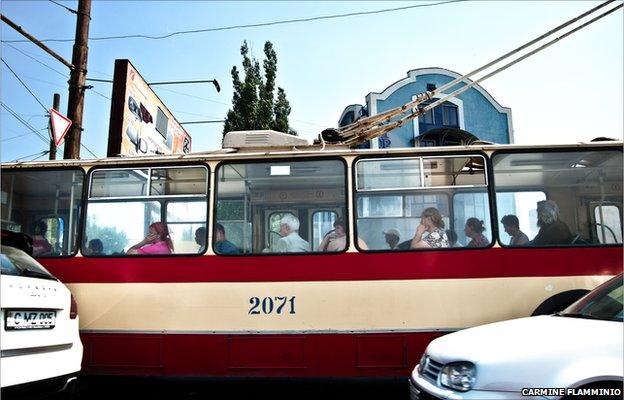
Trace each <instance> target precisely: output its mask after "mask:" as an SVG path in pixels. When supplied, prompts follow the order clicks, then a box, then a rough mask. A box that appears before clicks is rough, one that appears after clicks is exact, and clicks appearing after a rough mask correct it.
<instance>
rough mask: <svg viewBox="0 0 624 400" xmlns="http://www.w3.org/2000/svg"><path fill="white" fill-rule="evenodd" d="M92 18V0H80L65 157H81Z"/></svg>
mask: <svg viewBox="0 0 624 400" xmlns="http://www.w3.org/2000/svg"><path fill="white" fill-rule="evenodd" d="M90 20H91V0H78V18H77V21H76V39H75V41H74V49H73V53H72V64H73V65H74V69H72V71H71V74H70V77H69V97H68V98H67V118H69V119H70V120H72V126H71V128H70V129H69V132H67V137H66V138H65V150H64V152H63V158H65V159H68V158H80V136H81V134H82V117H83V110H84V95H85V89H86V86H85V83H86V78H87V55H88V52H89V47H88V40H89V21H90Z"/></svg>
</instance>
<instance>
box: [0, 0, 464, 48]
mask: <svg viewBox="0 0 624 400" xmlns="http://www.w3.org/2000/svg"><path fill="white" fill-rule="evenodd" d="M464 1H468V0H447V1H440V2H437V3H429V4H422V3H419V4H414V5H410V6H403V7H396V8H386V9H381V10H373V11H358V12H352V13H346V14H332V15H322V16H318V17H308V18H297V19H288V20H281V21H270V22H260V23H256V24H244V25H232V26H222V27H218V28H205V29H194V30H187V31H175V32H171V33H168V34H164V35H154V36H151V35H140V34H134V35H120V36H101V37H93V38H89V40H90V41H96V40H115V39H152V40H160V39H167V38H170V37H173V36H177V35H187V34H192V33H204V32H217V31H227V30H234V29H242V28H258V27H263V26H274V25H284V24H294V23H300V22H312V21H320V20H326V19H337V18H347V17H356V16H361V15H372V14H383V13H389V12H394V11H403V10H409V9H413V8H421V7H433V6H439V5H443V4H449V3H459V2H464ZM27 41H28V40H23V39H20V40H4V41H3V42H4V43H18V42H27ZM40 41H41V42H73V41H74V39H44V40H40Z"/></svg>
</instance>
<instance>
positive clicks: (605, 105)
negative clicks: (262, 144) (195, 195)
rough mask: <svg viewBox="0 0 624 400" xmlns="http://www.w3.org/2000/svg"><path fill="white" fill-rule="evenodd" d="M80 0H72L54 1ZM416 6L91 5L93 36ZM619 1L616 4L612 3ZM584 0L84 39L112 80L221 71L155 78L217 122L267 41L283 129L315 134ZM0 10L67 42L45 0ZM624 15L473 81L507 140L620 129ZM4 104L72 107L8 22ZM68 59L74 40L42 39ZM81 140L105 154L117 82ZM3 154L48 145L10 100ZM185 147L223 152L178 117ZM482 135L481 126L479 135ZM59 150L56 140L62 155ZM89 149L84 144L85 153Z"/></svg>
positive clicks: (88, 115) (199, 115)
mask: <svg viewBox="0 0 624 400" xmlns="http://www.w3.org/2000/svg"><path fill="white" fill-rule="evenodd" d="M57 3H60V4H61V5H63V6H66V7H69V8H72V9H77V6H78V5H77V1H58V2H57ZM431 3H435V2H434V1H422V2H390V1H383V2H373V1H365V2H364V1H346V2H339V1H335V2H334V1H332V2H330V1H320V2H304V1H292V2H291V1H278V2H265V1H253V2H243V1H240V2H238V1H230V2H219V1H173V2H168V1H134V2H133V1H124V2H121V1H101V0H94V1H93V4H92V9H91V18H92V19H91V24H90V32H89V36H90V38H97V37H105V36H112V35H114V36H117V35H133V34H144V35H159V34H167V33H172V32H176V31H184V30H196V29H206V28H217V27H227V26H235V25H245V24H256V23H265V22H272V21H282V20H290V19H301V18H310V17H319V16H326V15H335V14H345V13H357V12H364V11H374V10H383V9H390V8H396V7H405V6H410V5H415V4H416V5H420V4H422V5H424V4H431ZM620 3H621V1H620ZM597 4H599V2H593V1H553V2H549V1H539V2H531V1H513V2H512V1H501V2H498V1H464V2H455V3H448V4H439V5H434V6H430V7H419V8H411V9H404V10H399V11H393V12H386V13H377V14H370V15H357V16H350V17H345V18H336V19H325V20H316V21H310V22H299V23H290V24H281V25H272V26H263V27H253V28H237V29H229V30H221V31H213V32H203V33H193V34H184V35H176V36H173V37H170V38H167V39H162V40H149V39H139V38H126V39H117V40H90V42H89V60H88V67H87V68H88V74H87V76H88V77H90V78H96V79H112V75H113V67H114V61H115V59H129V60H130V61H131V62H132V63H133V65H134V66H135V67H136V68H137V70H138V71H139V72H140V73H141V75H142V76H143V77H144V78H145V79H146V80H147V81H148V82H156V81H176V80H200V79H216V80H218V81H219V83H220V85H221V89H222V90H221V92H220V93H217V92H216V90H215V88H214V86H212V85H209V84H189V85H175V86H162V87H160V86H158V87H154V90H155V92H156V93H157V94H158V95H159V97H160V98H161V99H162V101H163V102H164V103H165V104H166V105H167V107H168V108H169V109H170V110H171V111H172V112H173V114H174V115H175V116H176V118H177V119H178V121H181V122H186V121H197V120H206V119H223V118H224V117H225V115H226V113H227V110H228V109H229V108H230V107H231V101H232V80H231V75H230V71H231V69H232V66H234V65H237V66H239V69H240V64H241V56H240V46H241V44H242V42H243V41H244V40H246V41H247V42H248V44H249V46H250V48H251V52H252V55H254V56H255V57H257V58H258V59H260V60H262V57H263V52H262V49H263V46H264V42H265V41H267V40H269V41H271V42H272V43H273V45H274V48H275V50H276V52H277V57H278V65H277V67H278V71H277V85H278V86H280V87H283V88H284V90H285V91H286V95H287V98H288V100H289V101H290V105H291V108H292V112H291V115H290V118H289V119H290V124H291V125H292V127H293V128H294V129H296V130H297V131H298V132H299V134H300V136H302V137H305V138H308V139H313V138H315V137H317V135H318V134H319V133H320V132H321V131H322V130H323V129H324V128H327V127H336V126H337V123H338V118H339V117H340V114H341V113H342V111H343V109H344V107H346V106H347V105H349V104H365V96H366V95H367V94H368V93H370V92H382V91H383V90H384V89H385V88H386V87H388V86H389V85H391V84H392V83H394V82H396V81H397V80H400V79H402V78H404V77H406V76H407V72H408V71H409V70H412V69H416V68H425V67H441V68H446V69H449V70H452V71H455V72H458V73H460V74H465V73H467V72H469V71H471V70H473V69H475V68H477V67H479V66H481V65H483V64H485V63H486V62H488V61H490V60H492V59H494V58H496V57H498V56H500V55H502V54H503V53H505V52H507V51H509V50H511V49H513V48H515V47H517V46H519V45H521V44H523V43H525V42H527V41H529V40H530V39H533V38H535V37H537V36H539V35H541V34H542V33H544V32H546V31H548V30H549V29H552V28H553V27H555V26H557V25H559V24H561V23H562V22H564V21H566V20H568V19H570V18H572V17H574V16H576V15H578V14H580V13H582V12H583V11H586V10H588V9H590V8H592V7H594V6H595V5H597ZM0 7H1V11H2V14H3V15H5V16H7V17H8V18H10V19H11V20H13V21H14V22H15V23H17V24H18V25H20V26H22V27H23V28H24V29H25V30H26V31H28V32H29V33H31V34H32V35H34V36H35V37H37V38H39V39H73V37H74V33H75V24H76V19H75V15H74V14H72V13H70V12H69V11H67V10H66V9H64V8H63V7H61V6H59V5H58V4H55V3H53V2H51V1H44V0H41V1H16V0H3V1H2V2H1V3H0ZM622 15H623V14H622V10H621V9H620V10H618V11H616V12H615V13H613V14H611V15H609V16H607V17H605V18H603V19H601V20H599V21H597V22H596V23H594V24H592V25H590V26H588V27H587V28H585V29H583V30H581V31H579V32H577V33H575V34H574V35H572V36H570V37H568V38H565V39H563V40H561V41H560V42H559V43H556V44H555V45H553V46H552V47H549V48H548V49H546V50H544V51H542V52H540V53H538V54H536V55H534V56H532V57H529V58H528V59H526V60H524V61H522V62H520V63H519V64H516V65H515V66H513V67H511V68H509V69H507V70H505V71H503V72H501V73H499V74H497V75H495V76H493V77H492V78H490V79H488V80H486V81H485V82H483V83H482V87H484V88H485V89H486V90H487V91H488V92H489V93H490V94H491V95H492V96H493V97H494V98H495V99H496V100H497V101H498V102H499V103H500V104H501V105H503V106H506V107H511V109H512V120H513V128H514V137H515V141H516V143H520V144H532V143H535V144H547V143H575V142H579V141H589V140H591V139H592V138H595V137H597V136H608V137H613V138H618V139H620V140H621V139H622V137H623V117H622V109H623V108H624V106H623V104H622V103H623V101H622V99H623V97H624V96H623V92H624V90H623V87H624V84H623V79H622V78H623V72H622V71H624V67H623V65H622V60H623V49H624V46H623V43H622V42H623V37H624V35H623V27H622V25H623V20H624V19H623V17H622ZM0 36H1V39H2V46H1V49H0V51H1V54H2V60H3V61H4V62H6V64H8V65H9V66H10V67H11V68H12V69H13V71H15V73H16V74H17V75H18V76H19V77H20V78H21V79H22V81H23V82H24V83H25V84H26V86H28V88H29V89H30V90H31V91H32V92H33V94H34V96H36V97H37V99H38V100H39V101H40V102H41V103H43V106H45V107H43V106H42V105H40V104H39V103H38V102H37V100H36V99H35V98H34V97H33V96H32V95H31V94H30V93H29V92H28V91H27V90H26V89H25V88H24V87H23V86H22V85H21V84H20V83H19V81H18V80H17V79H16V77H15V76H14V75H13V74H12V73H11V72H10V71H9V69H8V68H7V67H6V66H5V65H4V64H2V65H1V67H2V69H1V81H0V83H1V85H0V86H1V87H0V99H1V101H2V103H3V104H4V105H5V106H7V107H9V108H10V109H11V110H13V111H14V112H15V113H17V114H19V115H20V117H21V118H22V119H23V120H24V121H26V122H27V123H28V124H29V125H30V126H31V127H32V128H34V129H35V130H39V133H40V134H41V135H42V136H43V137H44V138H46V137H47V135H48V132H47V128H46V127H47V123H48V122H47V121H48V120H47V118H46V116H45V114H46V111H45V109H46V108H50V107H51V105H52V98H53V94H54V93H59V94H60V95H61V107H60V111H61V112H62V113H63V114H66V112H67V93H68V92H67V79H68V76H69V74H68V70H67V68H66V67H65V66H63V65H62V64H61V63H59V62H58V61H56V60H55V59H53V58H52V57H51V56H49V55H48V54H47V53H45V52H44V51H43V50H41V49H39V48H38V47H36V46H35V45H34V44H32V43H30V42H11V41H13V40H21V39H24V38H23V37H22V36H21V35H20V34H19V33H17V32H16V31H14V30H13V29H12V28H10V27H9V26H7V25H6V24H4V23H3V24H2V25H1V26H0ZM46 44H47V45H48V46H49V47H51V48H52V49H53V50H54V51H56V52H57V53H59V54H60V55H61V56H63V57H64V58H65V59H67V60H71V51H72V42H71V41H69V42H47V43H46ZM89 84H92V85H93V86H94V87H93V89H90V90H88V91H87V94H86V99H85V109H84V122H83V126H84V132H83V134H82V143H83V144H84V145H85V146H86V148H88V149H89V150H90V151H91V152H92V153H94V154H95V156H97V157H104V156H105V155H106V148H107V142H108V123H109V115H110V106H111V104H110V97H111V91H112V85H110V84H107V83H98V82H90V83H89ZM0 112H1V114H0V140H1V142H0V160H1V161H3V162H8V161H13V160H16V159H20V160H29V159H34V158H37V157H41V158H40V159H47V155H42V154H41V152H43V151H45V150H47V149H48V144H47V143H46V141H45V140H42V139H41V138H39V137H37V135H35V134H34V133H32V132H31V131H30V130H29V129H28V128H27V127H26V126H25V125H24V124H22V123H20V122H18V121H17V119H15V118H14V117H13V116H12V115H11V114H9V112H8V111H7V110H6V109H5V108H0ZM186 129H187V131H188V132H189V133H190V134H191V136H192V138H193V145H192V150H193V151H208V150H213V149H217V148H220V147H221V139H222V129H223V126H222V124H220V123H216V124H202V125H187V126H186ZM477 135H478V133H477ZM58 154H59V156H58V157H57V158H61V157H62V146H61V148H59V151H58ZM92 157H93V156H92V155H91V154H90V153H89V151H87V150H86V149H85V148H83V149H82V150H81V158H92Z"/></svg>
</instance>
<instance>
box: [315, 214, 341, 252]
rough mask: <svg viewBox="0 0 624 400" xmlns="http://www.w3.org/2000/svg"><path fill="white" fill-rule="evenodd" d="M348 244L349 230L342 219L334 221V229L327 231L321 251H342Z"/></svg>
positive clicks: (320, 247)
mask: <svg viewBox="0 0 624 400" xmlns="http://www.w3.org/2000/svg"><path fill="white" fill-rule="evenodd" d="M346 246H347V230H346V229H345V224H344V222H342V221H341V220H336V222H334V230H333V231H331V232H329V233H327V234H326V235H325V237H324V238H323V240H322V241H321V244H320V245H319V251H342V250H344V248H345V247H346Z"/></svg>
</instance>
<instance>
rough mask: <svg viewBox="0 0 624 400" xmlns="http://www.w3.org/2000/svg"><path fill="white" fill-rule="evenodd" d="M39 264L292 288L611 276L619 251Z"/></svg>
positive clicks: (115, 277)
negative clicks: (342, 283)
mask: <svg viewBox="0 0 624 400" xmlns="http://www.w3.org/2000/svg"><path fill="white" fill-rule="evenodd" d="M40 262H41V263H42V264H43V265H44V266H45V267H46V268H48V269H49V270H50V271H51V272H52V273H53V274H54V275H55V276H56V277H57V278H59V279H60V280H61V281H62V282H64V283H165V282H296V281H355V280H407V279H466V278H505V277H527V276H580V275H615V274H618V273H620V272H621V271H622V248H621V247H603V248H595V247H594V248H591V247H584V248H583V247H579V248H535V249H531V248H525V249H505V248H490V249H482V250H480V249H470V250H449V251H422V252H401V253H388V252H386V253H368V254H365V253H343V254H318V255H316V254H305V255H276V256H257V257H254V256H240V257H222V256H213V255H207V256H189V257H184V256H176V257H149V258H147V257H134V258H133V257H119V258H88V257H72V258H58V259H52V258H48V259H41V260H40Z"/></svg>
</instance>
